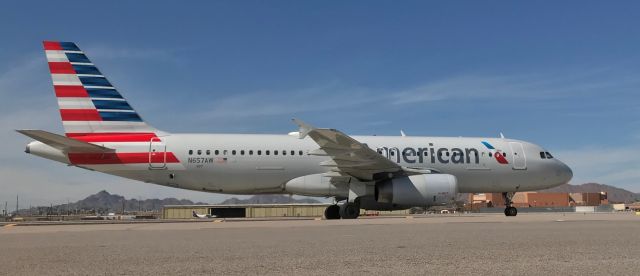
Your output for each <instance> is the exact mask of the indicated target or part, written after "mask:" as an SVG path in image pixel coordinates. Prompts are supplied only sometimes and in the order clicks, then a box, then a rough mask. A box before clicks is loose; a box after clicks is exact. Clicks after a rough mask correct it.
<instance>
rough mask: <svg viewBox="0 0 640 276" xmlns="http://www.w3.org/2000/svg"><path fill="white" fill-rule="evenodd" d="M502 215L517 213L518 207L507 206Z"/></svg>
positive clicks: (511, 215)
mask: <svg viewBox="0 0 640 276" xmlns="http://www.w3.org/2000/svg"><path fill="white" fill-rule="evenodd" d="M504 215H505V216H507V217H515V216H516V215H518V209H516V207H507V208H505V209H504Z"/></svg>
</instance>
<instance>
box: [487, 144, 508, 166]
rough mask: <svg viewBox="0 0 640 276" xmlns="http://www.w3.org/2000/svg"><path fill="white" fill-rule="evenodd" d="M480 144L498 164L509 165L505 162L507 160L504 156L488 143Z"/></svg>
mask: <svg viewBox="0 0 640 276" xmlns="http://www.w3.org/2000/svg"><path fill="white" fill-rule="evenodd" d="M482 144H483V145H484V146H485V147H487V148H488V149H489V151H490V152H491V154H493V156H494V157H495V158H496V160H497V161H498V163H500V164H509V161H507V159H506V158H504V155H503V154H502V152H500V151H499V150H496V148H494V147H493V146H492V145H491V144H489V142H487V141H482Z"/></svg>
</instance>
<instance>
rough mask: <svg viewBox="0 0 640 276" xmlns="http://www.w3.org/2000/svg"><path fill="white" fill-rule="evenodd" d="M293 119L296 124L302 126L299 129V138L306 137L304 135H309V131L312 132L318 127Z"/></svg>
mask: <svg viewBox="0 0 640 276" xmlns="http://www.w3.org/2000/svg"><path fill="white" fill-rule="evenodd" d="M291 120H292V121H293V123H294V124H296V125H298V127H300V131H299V135H298V138H299V139H304V137H307V135H308V134H309V132H311V131H312V130H314V129H316V128H315V127H313V126H312V125H310V124H307V123H305V122H303V121H301V120H298V119H296V118H293V119H291Z"/></svg>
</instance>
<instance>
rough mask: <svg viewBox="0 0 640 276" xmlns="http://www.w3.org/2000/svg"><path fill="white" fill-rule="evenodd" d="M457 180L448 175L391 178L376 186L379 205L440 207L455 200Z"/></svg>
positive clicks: (376, 197)
mask: <svg viewBox="0 0 640 276" xmlns="http://www.w3.org/2000/svg"><path fill="white" fill-rule="evenodd" d="M457 193H458V180H457V179H456V177H455V176H453V175H450V174H421V175H412V176H405V177H399V178H393V179H390V180H387V181H383V182H380V183H377V184H376V188H375V199H376V201H377V202H380V203H392V204H397V205H404V206H433V205H442V204H446V203H449V202H451V201H452V200H455V196H456V194H457Z"/></svg>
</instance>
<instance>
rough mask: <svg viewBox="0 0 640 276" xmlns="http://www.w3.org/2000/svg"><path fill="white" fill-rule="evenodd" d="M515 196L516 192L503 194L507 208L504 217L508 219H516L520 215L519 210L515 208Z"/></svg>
mask: <svg viewBox="0 0 640 276" xmlns="http://www.w3.org/2000/svg"><path fill="white" fill-rule="evenodd" d="M515 194H516V193H515V192H509V193H502V197H503V198H504V203H505V205H506V206H507V208H504V215H505V216H507V217H515V216H517V215H518V209H516V207H513V200H512V199H513V196H514V195H515Z"/></svg>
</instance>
